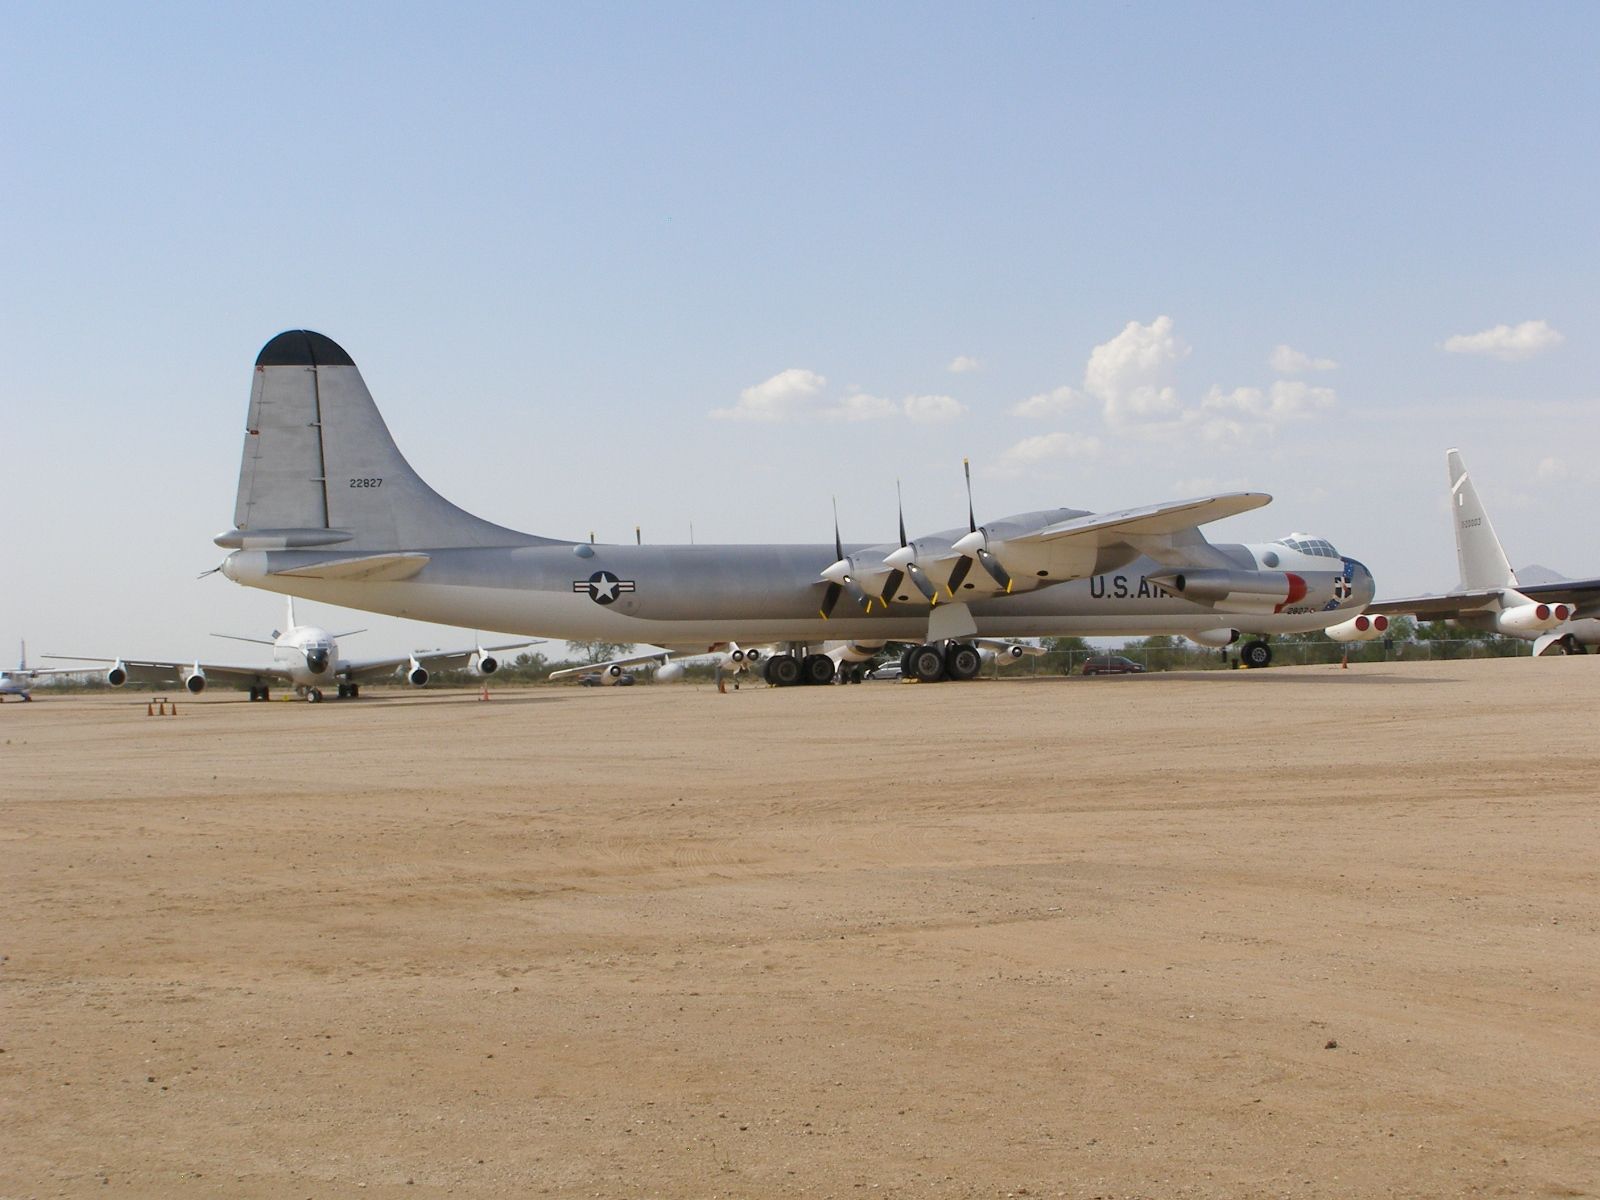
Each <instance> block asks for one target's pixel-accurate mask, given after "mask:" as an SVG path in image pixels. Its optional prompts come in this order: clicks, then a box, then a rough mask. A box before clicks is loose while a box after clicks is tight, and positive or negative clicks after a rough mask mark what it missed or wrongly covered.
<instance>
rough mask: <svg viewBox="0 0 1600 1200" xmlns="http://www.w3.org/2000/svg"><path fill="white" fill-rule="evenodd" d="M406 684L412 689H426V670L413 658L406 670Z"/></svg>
mask: <svg viewBox="0 0 1600 1200" xmlns="http://www.w3.org/2000/svg"><path fill="white" fill-rule="evenodd" d="M406 682H407V683H409V684H410V685H411V686H412V687H427V686H428V668H427V667H425V666H423V665H422V664H421V663H419V662H418V661H417V660H416V659H414V658H413V659H412V660H411V665H410V666H409V667H407V668H406Z"/></svg>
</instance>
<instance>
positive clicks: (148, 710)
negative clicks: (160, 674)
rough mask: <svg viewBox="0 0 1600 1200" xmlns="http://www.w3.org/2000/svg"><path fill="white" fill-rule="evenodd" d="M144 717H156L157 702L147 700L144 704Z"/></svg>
mask: <svg viewBox="0 0 1600 1200" xmlns="http://www.w3.org/2000/svg"><path fill="white" fill-rule="evenodd" d="M144 715H145V716H147V717H153V716H155V715H156V702H155V701H154V700H146V701H145V702H144Z"/></svg>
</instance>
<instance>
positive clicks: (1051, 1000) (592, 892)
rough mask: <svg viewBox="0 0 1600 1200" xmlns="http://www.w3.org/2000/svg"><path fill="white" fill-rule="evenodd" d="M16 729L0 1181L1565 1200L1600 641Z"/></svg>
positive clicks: (1, 878) (1592, 980)
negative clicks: (1509, 649)
mask: <svg viewBox="0 0 1600 1200" xmlns="http://www.w3.org/2000/svg"><path fill="white" fill-rule="evenodd" d="M38 695H39V698H38V699H37V700H36V701H35V703H33V704H31V705H23V704H18V703H15V702H13V703H10V704H6V705H5V706H4V709H3V711H0V743H3V746H0V755H3V757H0V853H3V856H4V857H3V860H0V862H3V868H0V902H3V907H0V917H3V919H0V939H3V944H0V954H4V956H5V958H4V962H3V963H0V1003H3V1009H0V1049H3V1053H0V1106H3V1107H0V1195H3V1196H7V1197H12V1196H19V1197H20V1196H55V1195H69V1196H81V1195H95V1196H108V1195H112V1196H117V1195H128V1196H150V1197H158V1196H159V1197H167V1196H242V1197H257V1196H260V1197H278V1196H290V1197H293V1196H308V1197H324V1196H353V1195H357V1194H360V1195H364V1196H392V1197H405V1198H407V1200H415V1198H417V1197H427V1196H435V1195H449V1194H454V1195H458V1196H542V1195H551V1196H601V1197H651V1196H659V1197H710V1196H754V1197H759V1196H802V1195H804V1196H844V1197H869V1196H903V1197H920V1196H932V1197H946V1196H1010V1195H1016V1196H1022V1195H1028V1196H1067V1197H1082V1198H1087V1197H1109V1198H1118V1200H1123V1198H1128V1197H1276V1196H1289V1197H1351V1196H1441V1197H1442V1196H1478V1195H1481V1196H1579V1195H1593V1194H1596V1192H1600V820H1597V813H1600V799H1597V795H1596V793H1597V791H1600V748H1597V747H1600V743H1597V739H1596V736H1595V725H1596V711H1597V703H1596V702H1597V700H1600V657H1589V658H1583V659H1579V658H1572V659H1543V660H1529V659H1513V660H1499V661H1488V662H1472V663H1432V664H1430V663H1408V664H1394V665H1385V666H1362V667H1356V668H1351V669H1349V670H1340V669H1338V668H1336V667H1309V668H1282V669H1279V668H1274V669H1272V670H1268V671H1261V672H1218V673H1212V674H1192V675H1181V674H1179V675H1166V676H1161V675H1157V676H1150V677H1145V678H1127V679H1102V680H1084V679H1071V680H1064V679H1039V680H1035V681H1029V680H1013V681H1002V682H982V683H974V684H966V685H941V686H926V685H924V686H917V685H893V684H865V685H862V686H859V687H835V688H825V689H812V688H795V689H789V690H781V691H780V690H769V689H766V688H763V687H752V686H746V687H744V688H743V689H741V690H740V691H739V692H737V693H733V694H729V695H726V696H719V695H717V694H716V693H715V692H714V691H713V690H712V689H711V688H709V687H706V686H701V687H694V686H689V687H685V686H665V685H664V686H659V687H634V688H626V689H604V690H599V689H595V690H591V689H579V688H560V687H545V688H537V689H529V690H525V691H514V690H501V691H499V692H497V693H495V694H494V695H493V699H492V700H491V701H490V702H488V703H484V702H482V701H481V700H479V699H478V698H477V693H476V692H456V693H438V692H425V693H402V692H394V693H388V694H383V693H374V694H373V695H372V696H371V697H369V698H364V699H362V700H360V701H357V702H350V703H331V702H330V703H325V704H322V705H320V706H313V705H309V704H303V703H278V702H274V703H270V704H250V703H248V702H246V701H245V699H244V697H243V695H242V694H235V693H210V694H207V695H206V696H205V697H203V698H201V699H199V700H197V701H195V700H190V699H189V698H187V697H185V698H183V699H181V700H180V701H179V706H178V715H177V716H176V717H167V718H159V717H147V716H146V715H145V701H146V698H145V697H143V696H134V695H127V694H116V695H111V696H95V697H84V698H72V697H56V696H53V695H51V694H50V693H49V692H48V691H44V692H40V693H38Z"/></svg>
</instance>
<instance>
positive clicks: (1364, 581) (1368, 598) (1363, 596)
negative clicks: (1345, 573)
mask: <svg viewBox="0 0 1600 1200" xmlns="http://www.w3.org/2000/svg"><path fill="white" fill-rule="evenodd" d="M1350 568H1351V570H1350V583H1351V586H1352V593H1351V595H1350V598H1349V599H1348V600H1347V601H1346V602H1345V603H1346V604H1347V605H1349V606H1355V605H1367V604H1371V603H1372V598H1373V596H1375V595H1376V594H1377V591H1378V585H1377V582H1376V581H1375V580H1374V579H1373V578H1372V572H1371V571H1369V570H1367V568H1366V567H1365V566H1364V565H1363V564H1361V563H1359V562H1356V561H1355V560H1354V559H1351V560H1350Z"/></svg>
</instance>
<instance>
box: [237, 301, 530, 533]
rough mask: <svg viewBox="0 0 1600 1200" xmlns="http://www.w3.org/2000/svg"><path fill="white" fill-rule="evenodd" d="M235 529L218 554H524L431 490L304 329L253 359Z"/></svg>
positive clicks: (322, 341) (332, 354)
mask: <svg viewBox="0 0 1600 1200" xmlns="http://www.w3.org/2000/svg"><path fill="white" fill-rule="evenodd" d="M233 519H234V525H235V528H234V529H233V530H232V531H231V532H229V533H225V534H223V535H222V536H221V537H219V538H218V539H217V542H218V543H219V544H220V545H223V546H228V547H233V548H239V547H245V546H250V547H253V548H260V549H276V548H286V547H287V548H295V547H302V548H315V547H322V546H326V547H332V546H338V548H339V550H340V551H341V552H344V551H350V550H362V551H367V550H371V551H381V550H424V549H449V548H452V547H464V546H504V545H528V544H537V543H543V542H547V541H549V540H550V539H547V538H538V537H533V536H532V535H530V534H525V533H518V532H517V531H516V530H513V529H507V528H505V527H503V526H500V525H495V524H493V523H491V522H489V521H484V520H481V519H480V518H478V517H475V516H473V515H472V514H471V513H468V512H466V511H464V510H462V509H460V508H457V507H456V506H455V505H454V504H451V503H450V502H449V501H448V500H446V499H444V497H442V496H440V495H439V493H437V492H435V491H434V490H433V489H432V488H431V487H429V486H428V485H427V484H426V483H425V482H423V480H422V478H421V477H420V476H419V475H418V474H417V473H416V472H415V471H414V470H412V469H411V464H410V463H408V462H406V460H405V456H404V455H402V454H401V453H400V449H399V447H397V446H396V445H395V444H394V439H393V438H392V437H391V436H390V435H389V428H388V426H387V425H385V424H384V422H383V417H382V416H381V415H379V413H378V406H377V405H376V404H375V403H373V400H372V394H371V393H370V392H369V391H367V385H366V383H365V382H363V380H362V378H361V372H360V371H358V370H357V369H356V365H355V362H354V361H353V360H352V359H351V357H350V356H349V355H348V354H346V353H345V352H344V350H343V349H341V348H340V347H339V345H338V344H337V343H336V342H334V341H333V340H332V339H330V338H327V337H324V336H323V335H322V334H320V333H312V332H311V331H310V330H307V329H294V330H290V331H289V332H287V333H280V334H279V335H278V336H277V337H275V338H273V339H272V340H271V341H270V342H268V343H267V344H266V345H265V346H264V347H263V348H262V350H261V353H260V354H259V355H258V356H257V358H256V370H255V382H254V385H253V386H252V387H251V389H250V415H249V420H248V422H247V424H246V427H245V439H244V461H243V463H242V465H241V467H240V471H239V498H238V503H237V505H236V507H235V509H234V518H233Z"/></svg>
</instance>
